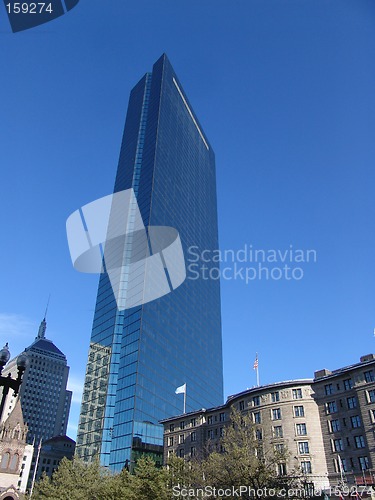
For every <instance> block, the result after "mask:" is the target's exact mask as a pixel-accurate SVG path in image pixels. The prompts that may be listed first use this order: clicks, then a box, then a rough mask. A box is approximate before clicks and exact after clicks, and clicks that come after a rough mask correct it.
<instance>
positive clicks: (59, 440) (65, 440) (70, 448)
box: [35, 436, 76, 481]
mask: <svg viewBox="0 0 375 500" xmlns="http://www.w3.org/2000/svg"><path fill="white" fill-rule="evenodd" d="M75 447H76V443H75V441H74V440H73V439H70V437H68V436H55V437H53V438H51V439H47V441H44V442H43V443H42V445H41V449H40V453H39V460H38V468H37V471H36V475H35V481H39V479H40V478H41V477H42V475H43V474H45V475H47V476H49V477H51V476H52V474H53V473H54V472H55V470H56V469H57V468H58V466H59V464H60V462H61V460H62V459H63V458H64V457H65V458H67V459H69V460H72V458H73V456H74V451H75Z"/></svg>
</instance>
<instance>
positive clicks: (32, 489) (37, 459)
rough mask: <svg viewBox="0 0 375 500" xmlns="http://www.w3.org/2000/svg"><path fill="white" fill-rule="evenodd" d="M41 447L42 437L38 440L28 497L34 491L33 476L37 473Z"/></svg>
mask: <svg viewBox="0 0 375 500" xmlns="http://www.w3.org/2000/svg"><path fill="white" fill-rule="evenodd" d="M34 441H35V436H34ZM41 447H42V438H40V440H39V446H38V454H37V456H36V460H35V468H34V473H33V479H32V482H31V488H30V498H31V497H32V495H33V491H34V484H35V477H36V473H37V470H38V463H39V455H40V449H41Z"/></svg>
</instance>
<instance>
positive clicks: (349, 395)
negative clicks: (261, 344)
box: [314, 354, 375, 485]
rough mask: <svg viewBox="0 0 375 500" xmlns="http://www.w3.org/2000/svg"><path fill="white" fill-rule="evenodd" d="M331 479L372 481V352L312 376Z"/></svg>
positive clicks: (374, 459)
mask: <svg viewBox="0 0 375 500" xmlns="http://www.w3.org/2000/svg"><path fill="white" fill-rule="evenodd" d="M314 390H315V399H316V402H317V404H318V407H319V414H320V421H321V429H322V435H323V440H324V447H325V449H326V455H327V457H328V460H327V468H328V474H329V477H330V480H331V481H332V482H333V483H334V484H335V483H336V484H337V483H339V482H340V481H346V482H348V483H349V484H358V485H368V484H371V485H373V484H375V482H374V476H373V474H374V470H375V469H374V468H375V356H374V355H373V354H369V355H367V356H362V357H361V360H360V363H357V364H354V365H352V366H347V367H345V368H341V369H339V370H334V371H330V370H327V369H325V370H319V371H316V372H315V378H314Z"/></svg>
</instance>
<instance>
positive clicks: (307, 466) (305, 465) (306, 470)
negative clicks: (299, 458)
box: [301, 460, 311, 474]
mask: <svg viewBox="0 0 375 500" xmlns="http://www.w3.org/2000/svg"><path fill="white" fill-rule="evenodd" d="M301 470H302V473H303V474H311V462H310V461H309V460H307V461H305V462H301Z"/></svg>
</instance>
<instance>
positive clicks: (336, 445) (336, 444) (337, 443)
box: [333, 438, 344, 451]
mask: <svg viewBox="0 0 375 500" xmlns="http://www.w3.org/2000/svg"><path fill="white" fill-rule="evenodd" d="M343 449H344V446H343V444H342V439H341V438H340V439H334V440H333V451H342V450H343Z"/></svg>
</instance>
